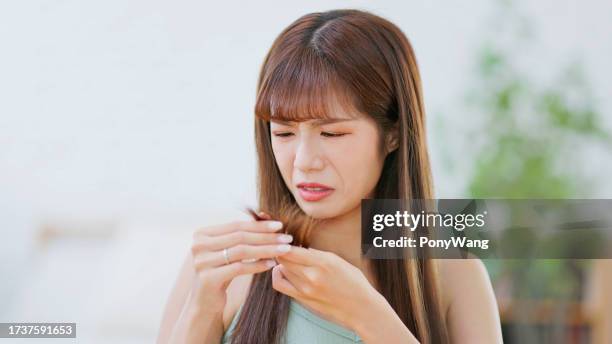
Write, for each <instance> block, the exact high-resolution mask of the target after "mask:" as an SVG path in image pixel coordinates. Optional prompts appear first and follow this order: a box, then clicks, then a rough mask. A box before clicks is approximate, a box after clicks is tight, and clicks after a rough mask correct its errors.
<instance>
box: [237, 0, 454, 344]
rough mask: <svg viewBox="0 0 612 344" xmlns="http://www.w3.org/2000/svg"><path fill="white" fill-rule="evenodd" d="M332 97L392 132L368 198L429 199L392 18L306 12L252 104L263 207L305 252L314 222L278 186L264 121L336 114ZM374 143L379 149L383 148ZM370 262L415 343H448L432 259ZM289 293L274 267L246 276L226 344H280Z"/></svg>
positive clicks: (414, 76) (276, 51)
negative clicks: (275, 280)
mask: <svg viewBox="0 0 612 344" xmlns="http://www.w3.org/2000/svg"><path fill="white" fill-rule="evenodd" d="M330 97H334V99H335V100H338V101H339V102H340V103H341V104H342V105H343V106H346V107H347V108H350V109H354V110H356V111H357V112H358V113H360V114H365V115H367V116H370V117H371V118H373V119H374V120H375V122H376V123H377V125H378V127H379V129H380V130H379V132H380V133H381V135H380V138H381V140H380V143H383V138H384V137H386V134H387V133H389V132H390V131H391V130H397V134H399V135H398V139H399V146H398V148H397V149H395V150H393V151H392V152H390V153H388V154H387V156H386V158H385V162H384V165H383V171H382V174H381V177H380V180H379V181H378V184H377V186H376V190H375V195H374V198H396V199H431V198H432V196H433V187H432V182H431V171H430V165H429V157H428V153H427V146H426V137H425V111H424V107H423V98H422V91H421V79H420V75H419V71H418V67H417V63H416V58H415V56H414V52H413V50H412V46H411V45H410V42H409V41H408V39H407V38H406V36H405V35H404V34H403V33H402V32H401V30H400V29H399V28H398V27H397V26H395V25H394V24H392V23H391V22H389V21H387V20H385V19H383V18H381V17H379V16H376V15H374V14H371V13H368V12H364V11H358V10H334V11H328V12H322V13H311V14H307V15H305V16H303V17H301V18H299V19H298V20H296V21H295V22H293V23H292V24H291V25H289V27H287V28H286V29H285V30H284V31H283V32H282V33H281V34H280V35H279V36H278V38H277V39H276V40H275V41H274V43H273V45H272V47H271V49H270V51H269V52H268V54H267V56H266V58H265V60H264V63H263V65H262V68H261V72H260V76H259V80H258V85H257V100H256V105H255V144H256V147H257V156H258V176H257V181H258V183H257V186H258V188H257V192H258V198H259V207H260V210H264V211H266V212H268V213H269V214H271V215H272V216H273V217H275V218H277V219H280V220H281V221H283V222H284V223H285V225H286V229H285V232H288V233H291V234H294V237H295V238H296V240H295V241H294V244H296V245H300V246H305V247H307V246H308V233H309V232H310V229H311V228H312V226H313V225H315V223H316V221H312V219H309V217H308V216H306V215H305V214H304V213H303V212H301V209H300V208H299V206H298V205H297V203H296V201H295V199H294V197H293V195H292V194H291V192H290V191H289V189H288V188H287V186H286V185H285V183H284V182H283V179H282V177H281V174H280V171H279V169H278V167H277V165H276V161H275V158H274V154H273V151H272V145H271V141H270V126H269V120H270V118H277V119H283V120H288V121H303V120H307V119H314V118H328V117H333V109H332V108H331V107H330V103H331V102H330V99H332V98H330ZM379 147H380V148H381V149H382V147H383V144H380V145H379ZM422 257H423V256H422V255H421V256H419V258H410V259H404V260H372V269H373V273H374V275H375V278H376V282H377V284H378V286H379V290H378V291H379V292H380V293H381V294H382V295H383V296H384V297H385V298H386V299H387V301H388V302H389V304H390V305H391V306H392V307H393V309H394V310H395V312H396V313H397V314H398V316H399V317H400V318H401V320H402V321H403V323H404V324H405V325H406V326H407V327H408V329H410V331H411V332H412V333H413V334H414V335H415V336H416V338H417V339H418V340H419V341H420V342H421V343H446V342H447V341H448V339H447V337H448V336H447V331H446V326H445V319H444V314H443V312H442V310H441V305H440V294H439V287H438V277H437V273H436V268H435V261H434V260H431V259H426V258H422ZM289 302H290V299H289V297H288V296H286V295H284V294H282V293H279V292H277V291H276V290H274V289H273V288H272V274H271V271H266V272H262V273H259V274H256V275H254V276H253V280H252V282H251V285H250V289H249V293H248V295H247V299H246V301H245V303H244V305H243V307H242V311H241V313H240V316H239V319H238V321H237V324H236V327H235V328H234V332H233V334H232V343H238V344H254V343H255V344H259V343H261V344H268V343H281V342H282V341H283V336H284V333H285V330H286V325H287V317H288V314H289Z"/></svg>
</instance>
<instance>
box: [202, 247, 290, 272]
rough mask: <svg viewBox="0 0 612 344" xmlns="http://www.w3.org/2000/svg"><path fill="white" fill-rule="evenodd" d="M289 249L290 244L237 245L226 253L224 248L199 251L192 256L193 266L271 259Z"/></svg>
mask: <svg viewBox="0 0 612 344" xmlns="http://www.w3.org/2000/svg"><path fill="white" fill-rule="evenodd" d="M290 249H291V246H290V245H288V244H279V245H259V246H251V245H237V246H233V247H229V248H228V249H227V251H226V253H224V250H220V251H204V252H199V253H198V254H196V255H195V257H194V266H195V267H196V269H203V268H210V267H219V266H222V265H228V262H229V263H230V264H231V263H233V262H237V261H242V260H245V259H247V260H254V259H272V258H277V257H278V256H280V255H283V254H286V253H287V250H290ZM226 258H227V259H226Z"/></svg>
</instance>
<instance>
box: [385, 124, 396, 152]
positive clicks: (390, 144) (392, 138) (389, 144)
mask: <svg viewBox="0 0 612 344" xmlns="http://www.w3.org/2000/svg"><path fill="white" fill-rule="evenodd" d="M398 147H399V130H398V129H397V127H394V128H393V129H391V130H389V132H388V133H387V136H386V137H385V155H387V154H389V153H391V152H393V151H394V150H396V149H397V148H398Z"/></svg>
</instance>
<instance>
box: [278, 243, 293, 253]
mask: <svg viewBox="0 0 612 344" xmlns="http://www.w3.org/2000/svg"><path fill="white" fill-rule="evenodd" d="M276 249H277V250H279V251H281V252H289V250H291V245H287V244H284V245H278V246H276Z"/></svg>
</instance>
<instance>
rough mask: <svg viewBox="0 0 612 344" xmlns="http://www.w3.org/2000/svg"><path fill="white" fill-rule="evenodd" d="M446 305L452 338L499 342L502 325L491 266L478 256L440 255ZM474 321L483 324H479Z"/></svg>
mask: <svg viewBox="0 0 612 344" xmlns="http://www.w3.org/2000/svg"><path fill="white" fill-rule="evenodd" d="M437 265H438V273H439V276H440V288H441V294H442V306H443V309H444V311H445V313H446V318H447V319H446V321H447V324H448V329H449V332H450V335H451V338H464V339H467V338H472V339H473V340H475V341H479V340H481V339H486V340H491V341H490V342H491V343H493V342H497V341H498V339H499V338H501V325H500V322H499V311H498V308H497V301H496V299H495V294H494V292H493V287H492V285H491V280H490V278H489V274H488V272H487V269H486V267H485V265H484V263H483V262H482V260H480V259H478V258H470V259H438V260H437ZM473 324H480V325H479V326H478V328H475V327H474V326H473Z"/></svg>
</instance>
